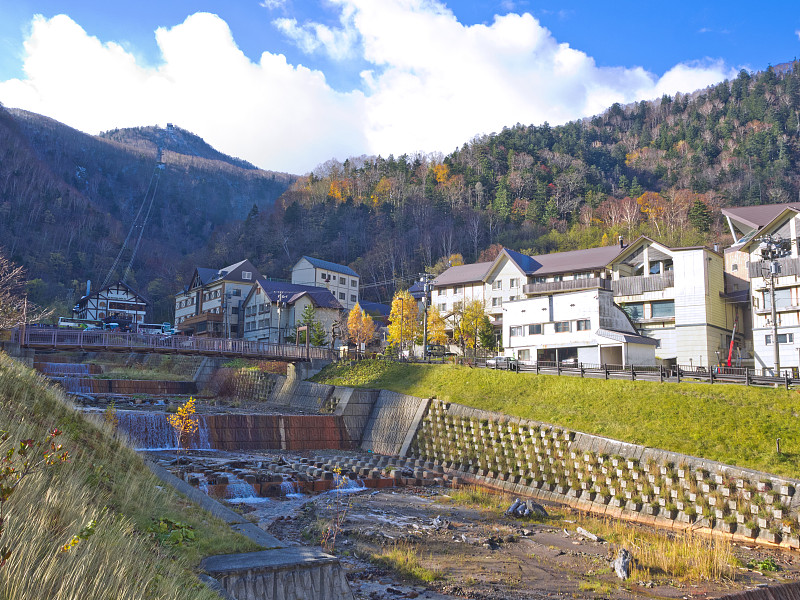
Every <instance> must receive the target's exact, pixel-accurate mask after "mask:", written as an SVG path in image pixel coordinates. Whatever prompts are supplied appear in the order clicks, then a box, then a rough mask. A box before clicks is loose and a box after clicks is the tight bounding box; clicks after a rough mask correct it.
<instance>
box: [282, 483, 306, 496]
mask: <svg viewBox="0 0 800 600" xmlns="http://www.w3.org/2000/svg"><path fill="white" fill-rule="evenodd" d="M302 495H303V494H301V493H300V486H298V485H297V482H296V481H284V482H283V483H281V496H286V497H287V498H299V497H301V496H302Z"/></svg>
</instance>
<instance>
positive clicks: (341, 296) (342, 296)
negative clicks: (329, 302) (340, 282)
mask: <svg viewBox="0 0 800 600" xmlns="http://www.w3.org/2000/svg"><path fill="white" fill-rule="evenodd" d="M344 299H345V293H344V292H339V300H344ZM350 302H358V296H356V295H355V294H350Z"/></svg>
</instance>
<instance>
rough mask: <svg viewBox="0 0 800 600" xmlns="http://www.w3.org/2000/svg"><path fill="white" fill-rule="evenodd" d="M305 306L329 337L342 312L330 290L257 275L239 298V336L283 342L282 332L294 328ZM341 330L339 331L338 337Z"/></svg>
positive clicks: (290, 330)
mask: <svg viewBox="0 0 800 600" xmlns="http://www.w3.org/2000/svg"><path fill="white" fill-rule="evenodd" d="M308 306H313V307H314V319H315V320H316V321H317V322H319V323H321V324H322V326H323V328H324V329H325V331H326V332H327V333H328V339H329V340H330V339H331V329H332V327H333V325H334V323H337V322H340V323H341V319H342V313H343V308H342V305H341V304H340V303H339V302H338V300H337V299H336V298H334V296H333V293H331V291H330V290H327V289H325V288H322V287H318V286H310V285H298V284H295V283H287V282H281V281H269V280H266V279H259V280H257V281H256V282H255V285H254V286H253V289H252V290H250V292H249V293H248V294H247V296H246V297H245V298H244V300H243V301H242V311H241V313H240V315H241V316H242V319H243V323H244V327H243V337H244V339H246V340H255V341H259V342H271V343H278V344H279V343H283V342H284V341H285V339H286V336H287V335H288V334H290V333H292V332H294V329H295V327H297V323H298V322H300V321H301V320H302V318H303V312H304V311H305V310H306V308H307V307H308ZM343 334H344V332H343V331H340V332H339V336H340V338H341V336H342V335H343ZM337 341H341V339H339V340H337Z"/></svg>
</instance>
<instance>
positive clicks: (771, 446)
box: [314, 361, 800, 477]
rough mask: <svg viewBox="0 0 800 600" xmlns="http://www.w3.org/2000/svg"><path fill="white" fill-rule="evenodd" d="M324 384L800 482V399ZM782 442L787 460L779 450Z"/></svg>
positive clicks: (364, 368) (419, 373) (371, 381)
mask: <svg viewBox="0 0 800 600" xmlns="http://www.w3.org/2000/svg"><path fill="white" fill-rule="evenodd" d="M314 381H317V382H320V383H328V384H336V385H346V386H356V387H369V388H381V389H388V390H393V391H396V392H401V393H404V394H410V395H413V396H418V397H436V398H439V399H440V400H446V401H449V402H457V403H460V404H465V405H467V406H472V407H475V408H481V409H485V410H492V411H497V412H502V413H505V414H508V415H512V416H517V417H522V418H526V419H533V420H537V421H544V422H546V423H551V424H555V425H561V426H563V427H568V428H571V429H575V430H577V431H583V432H586V433H593V434H597V435H602V436H606V437H610V438H614V439H617V440H623V441H626V442H632V443H636V444H643V445H646V446H651V447H655V448H662V449H666V450H672V451H675V452H681V453H684V454H690V455H693V456H699V457H703V458H708V459H712V460H718V461H721V462H724V463H728V464H734V465H738V466H741V467H748V468H751V469H758V470H763V471H768V472H771V473H775V474H779V475H783V476H789V477H800V468H798V464H799V463H798V460H799V459H800V419H798V415H800V394H798V392H796V391H787V390H785V389H764V388H753V387H745V386H738V385H722V384H715V385H713V386H712V385H708V384H699V383H679V384H678V383H652V382H647V381H622V380H618V381H605V380H597V379H580V378H577V377H568V376H561V377H558V376H555V375H535V374H529V373H519V374H518V373H510V372H505V371H494V370H490V369H473V368H470V367H461V366H454V365H417V364H403V363H391V362H385V361H364V362H361V363H358V364H356V365H355V366H353V367H350V366H349V365H348V364H346V363H336V364H333V365H330V366H329V367H327V368H326V369H325V370H323V371H322V372H321V373H320V374H319V375H317V376H316V377H315V378H314ZM776 438H781V450H782V454H781V455H777V454H776V452H775V439H776Z"/></svg>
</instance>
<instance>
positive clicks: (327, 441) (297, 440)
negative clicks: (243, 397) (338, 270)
mask: <svg viewBox="0 0 800 600" xmlns="http://www.w3.org/2000/svg"><path fill="white" fill-rule="evenodd" d="M205 423H206V426H207V428H208V437H209V442H210V445H211V447H212V448H214V449H217V450H325V449H329V450H352V449H353V448H354V447H355V443H354V442H353V441H351V438H350V436H349V435H348V432H347V429H346V428H345V426H344V422H343V419H342V417H335V416H333V415H297V416H280V415H206V416H205Z"/></svg>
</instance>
